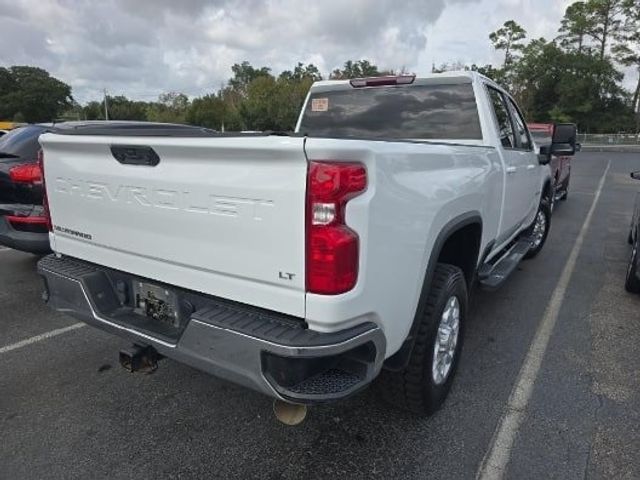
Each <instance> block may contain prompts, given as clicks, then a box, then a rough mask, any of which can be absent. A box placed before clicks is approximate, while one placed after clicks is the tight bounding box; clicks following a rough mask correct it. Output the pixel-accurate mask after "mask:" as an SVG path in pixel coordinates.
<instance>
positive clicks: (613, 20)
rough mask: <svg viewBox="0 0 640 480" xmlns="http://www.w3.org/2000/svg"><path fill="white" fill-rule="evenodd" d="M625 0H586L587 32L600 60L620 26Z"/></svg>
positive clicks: (602, 58)
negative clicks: (594, 43)
mask: <svg viewBox="0 0 640 480" xmlns="http://www.w3.org/2000/svg"><path fill="white" fill-rule="evenodd" d="M625 2H626V0H588V1H587V3H586V7H585V8H586V15H587V25H588V29H587V34H588V36H589V37H591V38H592V39H593V41H594V42H596V45H597V47H598V52H599V57H600V60H604V57H605V55H606V54H607V47H608V46H609V44H610V42H611V40H612V38H615V36H616V35H617V32H618V31H619V29H620V26H621V19H620V15H621V14H622V13H623V12H624V4H625Z"/></svg>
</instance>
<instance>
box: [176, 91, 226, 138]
mask: <svg viewBox="0 0 640 480" xmlns="http://www.w3.org/2000/svg"><path fill="white" fill-rule="evenodd" d="M226 114H227V105H226V104H225V102H224V99H223V98H222V96H221V95H220V94H209V95H205V96H203V97H199V98H195V99H194V100H193V101H192V102H191V105H190V106H189V110H188V111H187V116H186V120H187V123H189V124H191V125H198V126H201V127H207V128H211V129H213V130H220V131H222V130H225V129H226V128H227V127H226V126H225V117H226Z"/></svg>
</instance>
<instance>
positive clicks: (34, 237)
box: [0, 216, 51, 254]
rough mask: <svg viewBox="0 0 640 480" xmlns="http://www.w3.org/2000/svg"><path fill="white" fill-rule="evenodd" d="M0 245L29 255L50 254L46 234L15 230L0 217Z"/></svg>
mask: <svg viewBox="0 0 640 480" xmlns="http://www.w3.org/2000/svg"><path fill="white" fill-rule="evenodd" d="M0 244H1V245H4V246H6V247H9V248H14V249H16V250H22V251H24V252H29V253H36V254H45V253H51V246H50V245H49V233H48V232H47V233H36V232H22V231H20V230H16V229H15V228H13V227H12V226H11V224H10V223H9V222H8V221H7V219H6V218H5V217H3V216H0Z"/></svg>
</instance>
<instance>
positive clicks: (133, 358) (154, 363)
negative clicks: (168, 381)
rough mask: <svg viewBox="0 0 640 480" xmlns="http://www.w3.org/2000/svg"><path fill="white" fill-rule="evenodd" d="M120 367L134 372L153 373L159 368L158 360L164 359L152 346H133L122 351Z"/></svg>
mask: <svg viewBox="0 0 640 480" xmlns="http://www.w3.org/2000/svg"><path fill="white" fill-rule="evenodd" d="M119 358H120V365H121V366H122V368H124V369H125V370H128V371H130V372H131V373H133V372H143V373H153V372H155V371H156V370H157V368H158V360H160V359H161V358H162V355H160V354H159V353H158V352H157V351H156V349H155V348H153V347H151V346H148V345H147V346H142V345H132V346H131V347H130V348H126V349H123V350H120V356H119Z"/></svg>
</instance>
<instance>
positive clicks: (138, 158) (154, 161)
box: [111, 145, 160, 167]
mask: <svg viewBox="0 0 640 480" xmlns="http://www.w3.org/2000/svg"><path fill="white" fill-rule="evenodd" d="M111 155H113V158H115V159H116V160H117V161H118V162H120V163H122V164H123V165H142V166H146V167H155V166H156V165H158V164H159V163H160V157H159V156H158V154H157V153H156V152H155V150H154V149H153V148H151V147H147V146H146V145H143V146H138V145H111Z"/></svg>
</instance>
